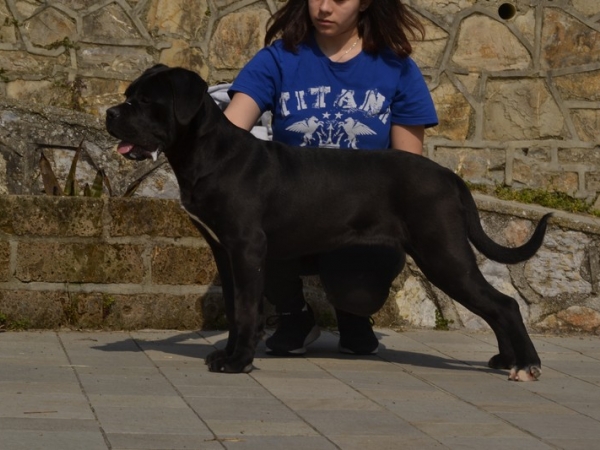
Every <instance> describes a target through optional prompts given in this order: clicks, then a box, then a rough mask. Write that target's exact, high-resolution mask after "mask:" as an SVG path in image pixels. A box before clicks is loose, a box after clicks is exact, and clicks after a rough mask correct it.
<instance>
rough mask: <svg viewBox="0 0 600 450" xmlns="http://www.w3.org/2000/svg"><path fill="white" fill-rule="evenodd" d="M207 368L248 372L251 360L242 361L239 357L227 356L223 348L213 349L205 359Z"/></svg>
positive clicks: (229, 371)
mask: <svg viewBox="0 0 600 450" xmlns="http://www.w3.org/2000/svg"><path fill="white" fill-rule="evenodd" d="M205 363H206V365H207V366H208V370H209V371H211V372H221V373H249V372H251V371H252V369H253V366H252V361H250V362H244V361H242V360H241V359H240V358H234V357H232V356H228V354H227V352H226V351H224V350H215V351H214V352H212V353H210V354H209V355H208V356H207V357H206V360H205Z"/></svg>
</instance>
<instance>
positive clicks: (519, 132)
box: [483, 79, 566, 142]
mask: <svg viewBox="0 0 600 450" xmlns="http://www.w3.org/2000/svg"><path fill="white" fill-rule="evenodd" d="M485 96H486V98H485V104H484V128H483V137H484V138H485V139H489V140H492V141H500V142H503V141H507V140H523V139H526V140H527V139H548V138H556V137H557V136H558V137H560V136H562V137H566V135H565V133H566V132H565V126H564V118H563V116H562V113H561V111H560V108H559V107H558V105H557V104H556V101H555V100H554V97H553V96H552V94H551V93H550V91H549V90H548V87H547V86H546V84H545V82H544V80H539V79H523V80H514V81H512V80H511V81H508V80H506V79H491V80H490V81H489V82H488V83H487V89H486V94H485Z"/></svg>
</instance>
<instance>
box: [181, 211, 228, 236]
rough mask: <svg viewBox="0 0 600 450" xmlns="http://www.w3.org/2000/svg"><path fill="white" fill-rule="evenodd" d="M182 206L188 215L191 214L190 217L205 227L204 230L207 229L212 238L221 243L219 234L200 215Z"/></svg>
mask: <svg viewBox="0 0 600 450" xmlns="http://www.w3.org/2000/svg"><path fill="white" fill-rule="evenodd" d="M181 207H182V208H183V210H184V211H185V212H186V213H187V214H188V216H190V218H191V219H192V220H193V221H194V222H196V223H197V224H198V225H200V226H201V227H202V229H204V231H206V233H207V234H208V235H209V236H210V237H211V238H212V239H214V240H215V241H216V242H218V243H219V244H220V243H221V241H219V238H218V237H217V234H216V233H215V232H214V231H213V230H212V229H211V228H210V227H209V226H208V225H206V223H204V222H203V221H202V220H201V219H200V218H199V217H198V216H196V215H195V214H193V213H191V212H190V211H188V209H187V208H186V207H185V206H184V205H183V204H182V205H181Z"/></svg>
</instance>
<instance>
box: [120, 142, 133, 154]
mask: <svg viewBox="0 0 600 450" xmlns="http://www.w3.org/2000/svg"><path fill="white" fill-rule="evenodd" d="M132 148H133V144H130V143H129V142H124V141H122V142H119V145H118V146H117V151H118V152H119V153H120V154H121V155H126V154H127V153H129V152H130V151H131V149H132Z"/></svg>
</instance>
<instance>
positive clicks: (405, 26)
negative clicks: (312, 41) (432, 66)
mask: <svg viewBox="0 0 600 450" xmlns="http://www.w3.org/2000/svg"><path fill="white" fill-rule="evenodd" d="M311 30H312V23H311V20H310V16H309V14H308V0H288V2H287V3H286V4H285V5H284V6H283V7H282V8H281V9H279V11H277V12H276V13H275V14H273V16H272V17H271V18H270V19H269V22H268V23H267V34H266V35H265V46H267V45H269V44H270V43H271V42H273V40H275V39H277V38H281V39H282V41H283V45H284V47H285V48H286V49H287V50H290V51H296V49H297V48H298V45H299V44H301V43H302V42H305V41H306V40H307V39H309V37H310V35H311V34H310V32H311ZM358 35H359V36H360V37H362V39H363V50H364V51H366V52H368V53H375V52H378V51H381V50H383V49H385V48H389V49H391V50H392V51H393V52H394V53H396V54H397V55H398V56H408V55H410V54H411V53H412V45H411V44H410V41H409V39H408V37H409V36H410V37H411V38H413V39H417V37H418V35H420V37H421V38H423V37H425V28H424V27H423V25H422V24H421V22H420V21H419V19H418V18H417V16H416V15H415V14H413V13H412V12H411V11H410V10H409V9H408V8H407V7H406V5H404V4H403V3H402V1H401V0H372V1H371V3H370V4H369V6H368V8H366V9H365V10H364V11H362V12H360V13H359V16H358Z"/></svg>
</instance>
